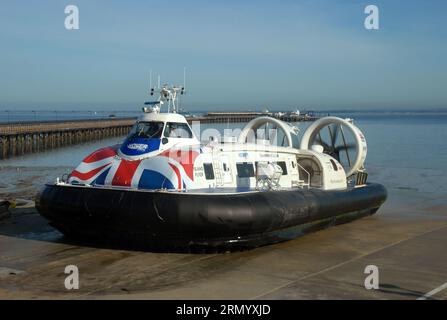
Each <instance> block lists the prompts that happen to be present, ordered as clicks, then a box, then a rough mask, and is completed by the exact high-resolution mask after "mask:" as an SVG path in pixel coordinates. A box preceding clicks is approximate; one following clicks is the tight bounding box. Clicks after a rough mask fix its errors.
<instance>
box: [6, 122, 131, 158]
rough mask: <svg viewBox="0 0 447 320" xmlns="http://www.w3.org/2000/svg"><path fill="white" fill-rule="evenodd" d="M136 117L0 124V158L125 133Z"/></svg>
mask: <svg viewBox="0 0 447 320" xmlns="http://www.w3.org/2000/svg"><path fill="white" fill-rule="evenodd" d="M134 123H135V118H120V119H102V120H73V121H47V122H25V123H24V122H22V123H8V124H0V159H5V158H9V157H13V156H17V155H21V154H25V153H33V152H39V151H45V150H48V149H54V148H59V147H62V146H67V145H73V144H78V143H82V142H87V141H93V140H99V139H103V138H107V137H115V136H124V135H126V134H127V133H128V132H129V130H130V128H131V127H132V125H133V124H134Z"/></svg>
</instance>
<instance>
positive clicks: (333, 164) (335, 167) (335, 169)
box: [331, 159, 338, 171]
mask: <svg viewBox="0 0 447 320" xmlns="http://www.w3.org/2000/svg"><path fill="white" fill-rule="evenodd" d="M331 164H332V168H334V171H338V167H337V164H336V163H335V161H334V160H332V159H331Z"/></svg>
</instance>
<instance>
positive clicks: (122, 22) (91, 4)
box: [0, 0, 447, 111]
mask: <svg viewBox="0 0 447 320" xmlns="http://www.w3.org/2000/svg"><path fill="white" fill-rule="evenodd" d="M369 4H373V5H376V6H377V7H378V8H379V30H367V29H365V27H364V20H365V18H366V17H367V14H365V13H364V10H365V7H366V6H367V5H369ZM67 5H76V6H77V7H78V9H79V30H67V29H66V28H65V26H64V21H65V18H66V14H65V13H64V9H65V7H66V6H67ZM446 14H447V1H445V0H425V1H423V0H412V1H400V0H385V1H377V0H369V1H362V0H293V1H284V0H283V1H264V0H257V1H249V0H246V1H240V0H226V1H223V0H220V1H195V0H188V1H175V0H173V1H159V0H158V1H132V0H130V1H115V0H109V1H98V0H87V1H84V0H68V1H60V0H54V1H45V0H39V1H36V0H27V1H24V0H2V1H1V2H0V110H2V109H3V110H6V109H7V110H18V109H24V110H78V109H79V110H112V109H117V108H119V109H122V110H125V111H132V110H138V109H139V108H140V107H141V105H142V103H143V102H144V101H146V100H148V99H150V98H149V97H148V93H149V71H150V70H152V73H153V77H154V82H156V81H155V79H156V76H157V75H158V74H160V76H161V79H162V82H168V83H171V84H182V83H183V68H184V67H186V70H187V74H186V78H187V83H186V86H187V94H186V96H184V97H183V101H182V105H183V107H184V108H185V109H186V110H189V111H194V110H205V111H214V110H255V109H257V110H261V109H264V108H268V109H270V110H285V109H313V110H330V109H353V110H354V109H355V110H364V109H393V110H395V109H434V108H445V109H447V61H446V57H447V22H446V21H445V16H446Z"/></svg>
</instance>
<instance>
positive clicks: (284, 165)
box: [276, 161, 287, 176]
mask: <svg viewBox="0 0 447 320" xmlns="http://www.w3.org/2000/svg"><path fill="white" fill-rule="evenodd" d="M276 164H277V165H278V166H280V167H281V169H282V175H283V176H285V175H287V165H286V162H285V161H278V162H276Z"/></svg>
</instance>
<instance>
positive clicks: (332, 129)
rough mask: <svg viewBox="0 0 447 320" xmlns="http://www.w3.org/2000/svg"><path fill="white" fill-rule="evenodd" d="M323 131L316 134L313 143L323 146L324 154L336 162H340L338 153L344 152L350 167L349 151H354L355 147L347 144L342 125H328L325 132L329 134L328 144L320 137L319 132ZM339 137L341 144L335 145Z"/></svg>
mask: <svg viewBox="0 0 447 320" xmlns="http://www.w3.org/2000/svg"><path fill="white" fill-rule="evenodd" d="M323 130H324V128H322V129H321V130H319V131H318V133H317V134H316V136H315V142H316V143H317V144H319V145H321V146H323V149H324V151H323V152H324V153H326V154H328V155H330V156H331V157H333V158H335V159H336V160H337V161H338V162H341V161H340V153H341V152H344V153H345V154H346V159H347V161H348V166H349V167H351V165H352V163H351V155H350V154H349V151H351V150H355V149H356V147H357V145H356V144H355V143H347V141H346V137H345V134H344V130H343V127H342V125H340V124H330V125H328V126H327V130H328V133H329V142H326V141H324V140H323V138H322V137H321V132H322V131H323ZM340 135H341V141H340V142H341V144H337V142H338V141H339V140H340V139H339V136H340Z"/></svg>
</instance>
